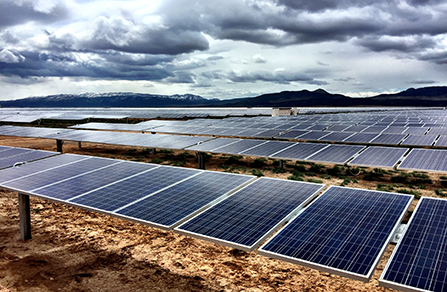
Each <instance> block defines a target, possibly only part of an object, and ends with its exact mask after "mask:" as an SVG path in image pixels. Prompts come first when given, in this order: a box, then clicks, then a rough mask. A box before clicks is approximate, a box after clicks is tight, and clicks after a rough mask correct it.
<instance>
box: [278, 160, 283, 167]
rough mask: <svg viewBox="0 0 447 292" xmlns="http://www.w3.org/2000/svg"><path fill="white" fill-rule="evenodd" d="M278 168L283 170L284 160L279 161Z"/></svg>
mask: <svg viewBox="0 0 447 292" xmlns="http://www.w3.org/2000/svg"><path fill="white" fill-rule="evenodd" d="M279 168H284V160H282V159H280V160H279Z"/></svg>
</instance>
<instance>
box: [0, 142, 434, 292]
mask: <svg viewBox="0 0 447 292" xmlns="http://www.w3.org/2000/svg"><path fill="white" fill-rule="evenodd" d="M0 145H7V146H16V147H27V148H34V149H44V150H55V148H56V143H55V141H54V140H41V139H29V138H28V139H27V138H11V137H8V138H6V137H0ZM140 150H141V149H140ZM140 150H139V149H134V148H131V147H115V146H108V145H97V144H82V148H78V144H77V143H66V144H65V145H64V152H65V153H79V154H85V155H98V156H104V157H114V158H119V159H130V160H138V161H147V162H148V161H151V160H152V161H153V159H154V158H158V159H160V160H163V159H161V158H163V157H164V158H166V156H169V155H173V154H169V153H168V154H166V153H162V152H160V153H158V154H156V155H155V156H154V155H153V154H147V153H145V155H140V154H138V153H139V151H140ZM174 154H176V153H174ZM223 158H224V159H222V157H220V156H213V157H212V158H210V159H209V161H208V162H207V169H209V170H219V171H223V169H222V163H223V161H226V160H225V159H226V158H225V157H223ZM244 159H245V160H247V161H244V163H246V164H247V165H250V163H252V162H253V158H244ZM250 159H251V160H250ZM171 162H172V161H171ZM161 163H165V162H161ZM174 163H175V162H174ZM171 164H172V163H171ZM183 166H184V167H194V168H196V167H197V163H195V160H194V159H193V158H191V157H190V158H189V160H187V162H186V163H183ZM0 175H1V174H0ZM264 175H265V176H272V177H280V178H287V177H288V176H290V173H273V172H270V171H264ZM441 175H442V174H430V178H431V179H432V180H433V182H434V183H433V184H434V185H433V186H430V185H429V186H427V187H426V188H425V189H421V190H418V191H419V192H421V193H422V195H424V196H435V195H434V192H433V189H436V188H439V187H438V186H437V185H435V184H437V183H438V181H439V177H440V176H441ZM322 180H323V182H324V183H326V184H327V185H330V184H333V185H340V182H342V181H343V179H340V178H336V177H331V178H328V179H322ZM349 186H350V187H357V188H366V189H376V186H377V181H375V182H374V181H365V180H358V181H357V182H352V183H351V184H350V185H349ZM415 205H416V201H415V202H413V207H414V206H415ZM31 218H32V222H31V224H32V236H33V238H32V239H31V240H28V241H25V242H24V241H21V240H20V234H19V212H18V199H17V194H16V193H13V192H10V191H3V190H0V292H7V291H385V290H388V289H385V288H382V287H379V285H378V279H379V277H380V275H381V273H382V271H383V269H384V267H385V264H386V261H387V260H388V258H389V256H390V254H391V252H392V249H393V248H394V246H393V245H390V246H389V247H388V249H387V250H386V252H385V254H384V256H383V257H382V259H381V261H380V263H379V264H378V267H377V269H376V270H375V272H374V274H373V276H372V279H371V281H369V282H368V283H363V282H359V281H355V280H350V279H347V278H343V277H339V276H336V275H332V274H329V273H324V272H319V271H317V270H314V269H310V268H305V267H301V266H298V265H294V264H289V263H286V262H282V261H278V260H274V259H270V258H267V257H263V256H259V255H257V253H256V251H254V252H251V253H247V252H242V251H238V250H236V249H232V248H228V247H224V246H221V245H218V244H213V243H209V242H206V241H202V240H198V239H194V238H190V237H186V236H182V235H178V234H175V233H174V232H172V231H169V232H167V231H162V230H159V229H155V228H151V227H147V226H145V225H141V224H136V223H132V222H128V221H124V220H121V219H117V218H113V217H109V216H106V215H101V214H97V213H93V212H89V211H85V210H82V209H78V208H74V207H69V206H66V205H62V204H58V203H54V202H51V201H46V200H41V199H37V198H31Z"/></svg>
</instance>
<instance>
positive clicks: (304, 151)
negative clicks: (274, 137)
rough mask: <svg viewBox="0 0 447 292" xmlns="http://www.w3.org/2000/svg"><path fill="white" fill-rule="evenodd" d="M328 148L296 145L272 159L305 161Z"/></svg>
mask: <svg viewBox="0 0 447 292" xmlns="http://www.w3.org/2000/svg"><path fill="white" fill-rule="evenodd" d="M328 146H329V145H328V144H314V143H295V145H293V146H292V147H289V148H287V149H284V150H282V151H280V152H278V153H276V154H274V155H272V156H271V157H275V158H283V159H296V160H304V159H306V158H307V157H309V156H311V155H313V154H315V153H317V152H318V151H321V150H322V149H324V148H326V147H328Z"/></svg>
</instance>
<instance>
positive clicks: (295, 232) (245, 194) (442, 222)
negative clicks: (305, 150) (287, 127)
mask: <svg viewBox="0 0 447 292" xmlns="http://www.w3.org/2000/svg"><path fill="white" fill-rule="evenodd" d="M0 186H1V187H2V188H5V189H9V190H14V191H18V192H20V193H23V194H29V195H32V196H36V197H40V198H44V199H50V200H53V201H57V202H62V203H65V204H69V205H73V206H77V207H81V208H85V209H88V210H93V211H96V212H101V213H105V214H108V215H112V216H116V217H120V218H123V219H126V220H131V221H136V222H139V223H143V224H147V225H150V226H154V227H158V228H163V229H174V230H175V231H176V232H178V233H180V234H184V235H188V236H193V237H196V238H200V239H204V240H208V241H211V242H216V243H220V244H223V245H227V246H231V247H235V248H238V249H243V250H247V251H252V250H254V249H255V248H257V247H258V246H260V245H261V244H262V242H263V241H264V240H265V239H266V238H267V237H269V236H270V235H271V234H273V233H275V232H276V231H277V230H278V229H279V228H280V227H281V226H282V225H284V223H286V222H288V221H289V223H287V224H286V225H285V226H284V227H283V228H282V229H281V230H280V231H279V232H277V233H276V234H275V235H274V236H273V237H272V238H271V239H269V240H268V241H267V242H266V243H265V244H264V245H262V246H261V247H260V248H259V250H258V253H259V254H261V255H265V256H269V257H273V258H277V259H280V260H285V261H288V262H292V263H296V264H299V265H304V266H308V267H312V268H315V269H318V270H323V271H327V272H331V273H334V274H338V275H342V276H346V277H350V278H353V279H357V280H361V281H368V280H369V279H370V277H371V275H372V273H373V271H374V269H375V267H376V265H377V263H378V261H379V260H380V257H381V256H382V254H383V252H384V250H385V249H386V247H387V245H388V243H389V242H390V240H391V238H392V236H393V234H394V233H395V231H396V229H397V228H398V226H399V224H400V222H401V221H402V219H403V217H404V215H405V213H406V211H407V209H408V208H409V206H410V204H411V202H412V200H413V196H410V195H404V194H395V193H387V192H378V191H369V190H360V189H352V188H343V187H334V186H332V187H330V188H329V189H327V190H326V191H325V192H323V194H321V195H320V196H318V194H319V192H320V191H321V190H322V189H323V188H324V187H325V186H324V185H322V184H313V183H304V182H295V181H287V180H279V179H272V178H260V179H256V178H255V177H253V176H247V175H238V174H230V173H220V172H211V171H202V170H194V169H185V168H176V167H169V166H158V165H152V164H145V163H136V162H129V161H121V160H114V159H105V158H98V157H88V156H81V155H72V154H63V155H57V156H53V157H50V158H46V159H42V160H39V161H36V162H32V163H29V164H25V165H21V166H18V167H13V168H9V169H6V170H2V171H0ZM317 196H318V197H317ZM316 197H317V198H316ZM315 198H316V199H315ZM311 201H313V202H311ZM309 202H311V203H310V205H309V206H308V207H306V208H304V209H303V207H305V206H306V205H307V204H308V203H309ZM446 211H447V202H446V201H445V200H439V199H431V198H423V199H422V200H421V201H420V204H419V205H418V207H417V209H416V210H415V212H414V214H413V217H412V219H411V221H410V223H409V226H408V228H407V231H406V232H405V234H404V236H403V238H402V239H401V241H400V242H399V244H398V245H397V247H396V249H395V251H394V253H393V255H392V257H391V260H390V261H389V263H388V265H387V268H386V269H385V271H384V272H383V275H382V278H381V280H380V282H381V284H382V285H385V286H388V287H393V288H402V287H403V288H405V289H410V290H411V289H425V290H429V291H441V290H442V288H443V287H444V286H443V285H445V284H446V283H447V282H446V279H445V273H446V269H445V265H447V258H446V257H445V254H446V253H445V252H446V247H447V241H446V237H447V236H446V233H445V230H447V228H446V227H447V218H446V216H445V214H446ZM440 289H441V290H440Z"/></svg>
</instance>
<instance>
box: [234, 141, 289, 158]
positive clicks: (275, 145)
mask: <svg viewBox="0 0 447 292" xmlns="http://www.w3.org/2000/svg"><path fill="white" fill-rule="evenodd" d="M295 144H296V143H293V142H280V141H267V142H266V143H264V144H260V145H258V146H255V147H253V148H250V149H248V150H245V151H242V152H240V153H239V154H243V155H252V156H262V157H269V156H270V155H273V154H275V153H277V152H279V151H282V150H285V149H287V148H289V147H291V146H293V145H295Z"/></svg>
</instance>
